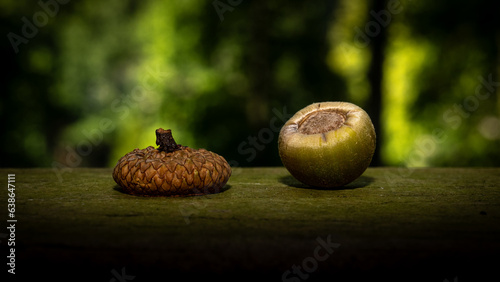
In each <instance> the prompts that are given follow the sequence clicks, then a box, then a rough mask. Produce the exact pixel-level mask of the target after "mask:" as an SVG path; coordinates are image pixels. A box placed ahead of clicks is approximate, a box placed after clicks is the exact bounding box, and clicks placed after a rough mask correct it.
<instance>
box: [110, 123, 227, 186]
mask: <svg viewBox="0 0 500 282" xmlns="http://www.w3.org/2000/svg"><path fill="white" fill-rule="evenodd" d="M156 144H157V145H158V146H159V147H158V149H155V148H153V147H152V146H149V147H147V148H145V149H142V150H140V149H135V150H133V151H132V152H129V153H127V154H126V155H125V156H123V157H122V158H120V160H119V161H118V163H117V165H116V166H115V168H114V170H113V179H114V180H115V182H116V183H117V184H118V185H120V187H121V188H122V189H123V191H124V192H126V193H129V194H133V195H145V196H189V195H204V194H209V193H217V192H220V191H221V189H222V188H223V187H224V185H225V184H226V183H227V181H228V180H229V177H230V176H231V167H230V166H229V164H228V163H227V161H226V160H225V159H224V158H223V157H221V156H219V155H217V154H216V153H213V152H210V151H207V150H205V149H199V150H195V149H192V148H189V147H186V146H182V145H180V144H177V143H176V142H175V140H174V138H173V137H172V132H171V130H170V129H169V130H164V129H162V128H159V129H157V130H156Z"/></svg>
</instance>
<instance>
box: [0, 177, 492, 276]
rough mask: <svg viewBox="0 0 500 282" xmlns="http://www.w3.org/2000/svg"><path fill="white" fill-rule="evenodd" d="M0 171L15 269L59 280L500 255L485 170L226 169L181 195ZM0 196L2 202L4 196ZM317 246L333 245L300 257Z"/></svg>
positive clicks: (373, 265) (344, 272)
mask: <svg viewBox="0 0 500 282" xmlns="http://www.w3.org/2000/svg"><path fill="white" fill-rule="evenodd" d="M0 172H1V174H0V175H1V177H2V178H1V179H2V182H3V183H7V180H6V177H7V174H8V173H15V174H16V219H17V220H18V222H17V223H16V242H17V244H16V252H17V258H18V260H17V266H18V271H19V273H21V275H22V273H23V272H24V274H33V273H36V271H47V270H49V269H50V267H51V266H57V267H58V271H59V272H56V274H57V273H60V275H59V276H58V277H59V278H61V277H63V276H64V277H68V275H69V276H71V275H73V276H75V277H73V278H74V279H72V280H75V279H77V280H78V279H79V278H82V279H83V278H84V277H85V279H92V280H106V281H108V280H110V279H112V278H113V277H114V276H113V274H112V270H113V269H115V270H117V271H118V272H120V271H121V269H122V268H123V267H125V268H126V271H127V273H130V274H132V275H134V276H135V278H134V281H148V279H149V278H151V277H154V276H157V275H162V274H164V273H165V274H167V273H168V275H169V277H170V276H171V275H174V274H182V275H184V276H183V277H191V278H192V277H198V275H199V277H212V276H213V275H218V277H219V278H221V277H222V275H223V277H224V278H226V277H233V278H234V275H236V276H238V275H240V274H241V273H245V275H244V276H242V277H239V276H238V277H239V278H240V280H244V279H243V278H248V279H255V278H259V279H260V280H270V281H271V280H273V281H279V280H281V279H282V278H284V280H285V281H286V280H289V281H300V280H305V279H304V277H305V276H303V277H301V276H300V275H297V274H293V273H290V274H289V275H285V276H284V277H282V275H283V273H285V272H286V271H287V270H290V271H292V270H293V268H292V266H293V265H297V266H299V267H301V268H302V267H303V266H304V265H303V262H304V261H307V262H306V265H305V268H306V269H308V270H312V269H314V271H311V273H308V272H307V271H305V270H304V269H303V270H302V271H303V272H304V275H308V276H307V281H314V280H315V279H325V278H328V279H334V278H335V279H334V280H335V281H352V278H353V277H359V278H361V277H371V278H373V277H379V276H380V277H382V278H389V277H394V278H400V277H402V276H400V275H401V272H403V274H402V275H404V273H409V274H411V275H409V276H405V277H404V279H403V278H401V279H400V280H403V281H410V280H411V278H412V277H413V278H416V277H418V278H424V279H426V280H428V281H443V280H444V279H445V278H447V279H449V280H450V281H451V279H452V278H453V277H455V276H459V277H462V279H460V281H466V278H467V277H473V278H477V277H476V276H474V275H479V274H481V273H482V274H485V273H487V271H488V270H491V269H490V267H491V266H493V265H495V263H496V264H498V263H499V262H500V260H499V258H498V252H499V251H500V241H499V239H498V238H500V224H499V223H500V169H498V168H482V169H467V168H463V169H460V168H428V169H412V170H409V169H399V168H369V169H368V170H367V171H366V172H365V173H364V174H363V176H362V177H360V178H359V179H358V180H356V181H355V182H353V183H351V184H349V185H347V186H345V187H342V188H339V189H310V188H308V187H306V186H305V185H302V184H301V183H299V182H297V181H296V180H294V179H293V178H292V177H291V176H290V175H289V174H288V172H287V171H286V170H285V169H284V168H236V169H234V171H233V176H232V177H231V178H230V180H229V182H228V184H227V186H226V188H225V189H224V191H223V192H221V193H219V194H213V195H207V196H198V197H187V198H159V197H138V196H131V195H127V194H124V193H122V192H120V190H119V189H117V186H116V184H115V183H114V181H113V179H112V177H111V169H83V168H82V169H74V170H73V171H72V172H67V173H65V174H64V175H63V181H59V179H58V178H57V176H56V174H55V173H54V171H53V170H51V169H2V170H0ZM4 186H5V187H6V185H4ZM0 202H1V203H2V206H4V207H5V209H4V210H6V203H7V193H0ZM4 231H5V229H4V230H3V231H0V233H2V232H4ZM318 240H324V241H326V240H331V241H332V242H335V243H338V244H340V245H339V247H338V248H336V250H335V252H334V253H332V254H329V256H328V258H327V259H325V260H323V261H318V260H317V261H316V264H314V263H313V261H312V260H308V258H314V252H315V249H316V248H317V247H318V245H320V244H319V243H318V242H319V241H318ZM6 253H7V248H6V245H5V244H2V254H6ZM308 263H309V265H307V264H308ZM63 270H66V271H63ZM61 271H62V272H61ZM76 274H78V275H76ZM252 274H253V275H252ZM285 274H286V273H285ZM352 275H354V276H352ZM453 275H455V276H453ZM451 276H453V277H451ZM261 278H262V279H261ZM297 279H299V280H297ZM70 280H71V279H70ZM167 280H168V279H167ZM54 281H56V280H54Z"/></svg>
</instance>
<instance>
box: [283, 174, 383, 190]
mask: <svg viewBox="0 0 500 282" xmlns="http://www.w3.org/2000/svg"><path fill="white" fill-rule="evenodd" d="M373 181H374V178H373V177H370V176H363V175H362V176H360V177H358V178H357V179H356V180H354V181H353V182H351V183H349V184H347V185H344V186H340V187H331V188H326V187H314V186H310V185H307V184H304V183H302V182H300V181H298V180H297V179H295V178H294V177H293V176H291V175H285V176H282V177H280V178H279V182H280V183H283V184H285V185H288V186H291V187H295V188H301V189H314V190H349V189H356V188H363V187H366V186H368V185H370V183H372V182H373Z"/></svg>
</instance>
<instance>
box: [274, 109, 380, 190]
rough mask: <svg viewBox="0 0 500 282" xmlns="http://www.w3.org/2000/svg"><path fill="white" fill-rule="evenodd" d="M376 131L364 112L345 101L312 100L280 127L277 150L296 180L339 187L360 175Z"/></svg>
mask: <svg viewBox="0 0 500 282" xmlns="http://www.w3.org/2000/svg"><path fill="white" fill-rule="evenodd" d="M375 143H376V135H375V128H374V127H373V123H372V121H371V119H370V117H369V116H368V114H367V113H366V112H365V111H364V110H363V109H362V108H360V107H358V106H356V105H354V104H351V103H347V102H323V103H314V104H311V105H309V106H307V107H305V108H304V109H302V110H300V111H298V112H297V113H296V114H295V115H293V116H292V117H291V118H290V119H289V120H288V121H287V122H286V123H285V125H284V126H283V127H282V129H281V131H280V134H279V140H278V147H279V154H280V157H281V161H282V162H283V165H284V166H285V167H286V168H287V170H288V171H289V172H290V174H291V175H292V176H293V177H295V178H296V179H297V180H299V181H300V182H302V183H304V184H307V185H310V186H315V187H324V188H331V187H339V186H343V185H346V184H348V183H350V182H352V181H354V180H355V179H356V178H358V177H359V176H361V174H363V172H364V171H365V170H366V168H367V167H368V166H369V165H370V162H371V160H372V157H373V154H374V152H375Z"/></svg>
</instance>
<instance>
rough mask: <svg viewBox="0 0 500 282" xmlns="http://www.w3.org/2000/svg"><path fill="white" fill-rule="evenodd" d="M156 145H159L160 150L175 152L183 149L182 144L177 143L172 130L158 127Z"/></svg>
mask: <svg viewBox="0 0 500 282" xmlns="http://www.w3.org/2000/svg"><path fill="white" fill-rule="evenodd" d="M156 145H158V146H159V147H158V150H160V151H165V152H167V153H170V152H174V151H177V150H180V149H181V147H182V146H181V145H179V144H177V143H175V140H174V137H173V136H172V131H171V130H170V129H167V130H165V129H163V128H158V129H157V130H156Z"/></svg>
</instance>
